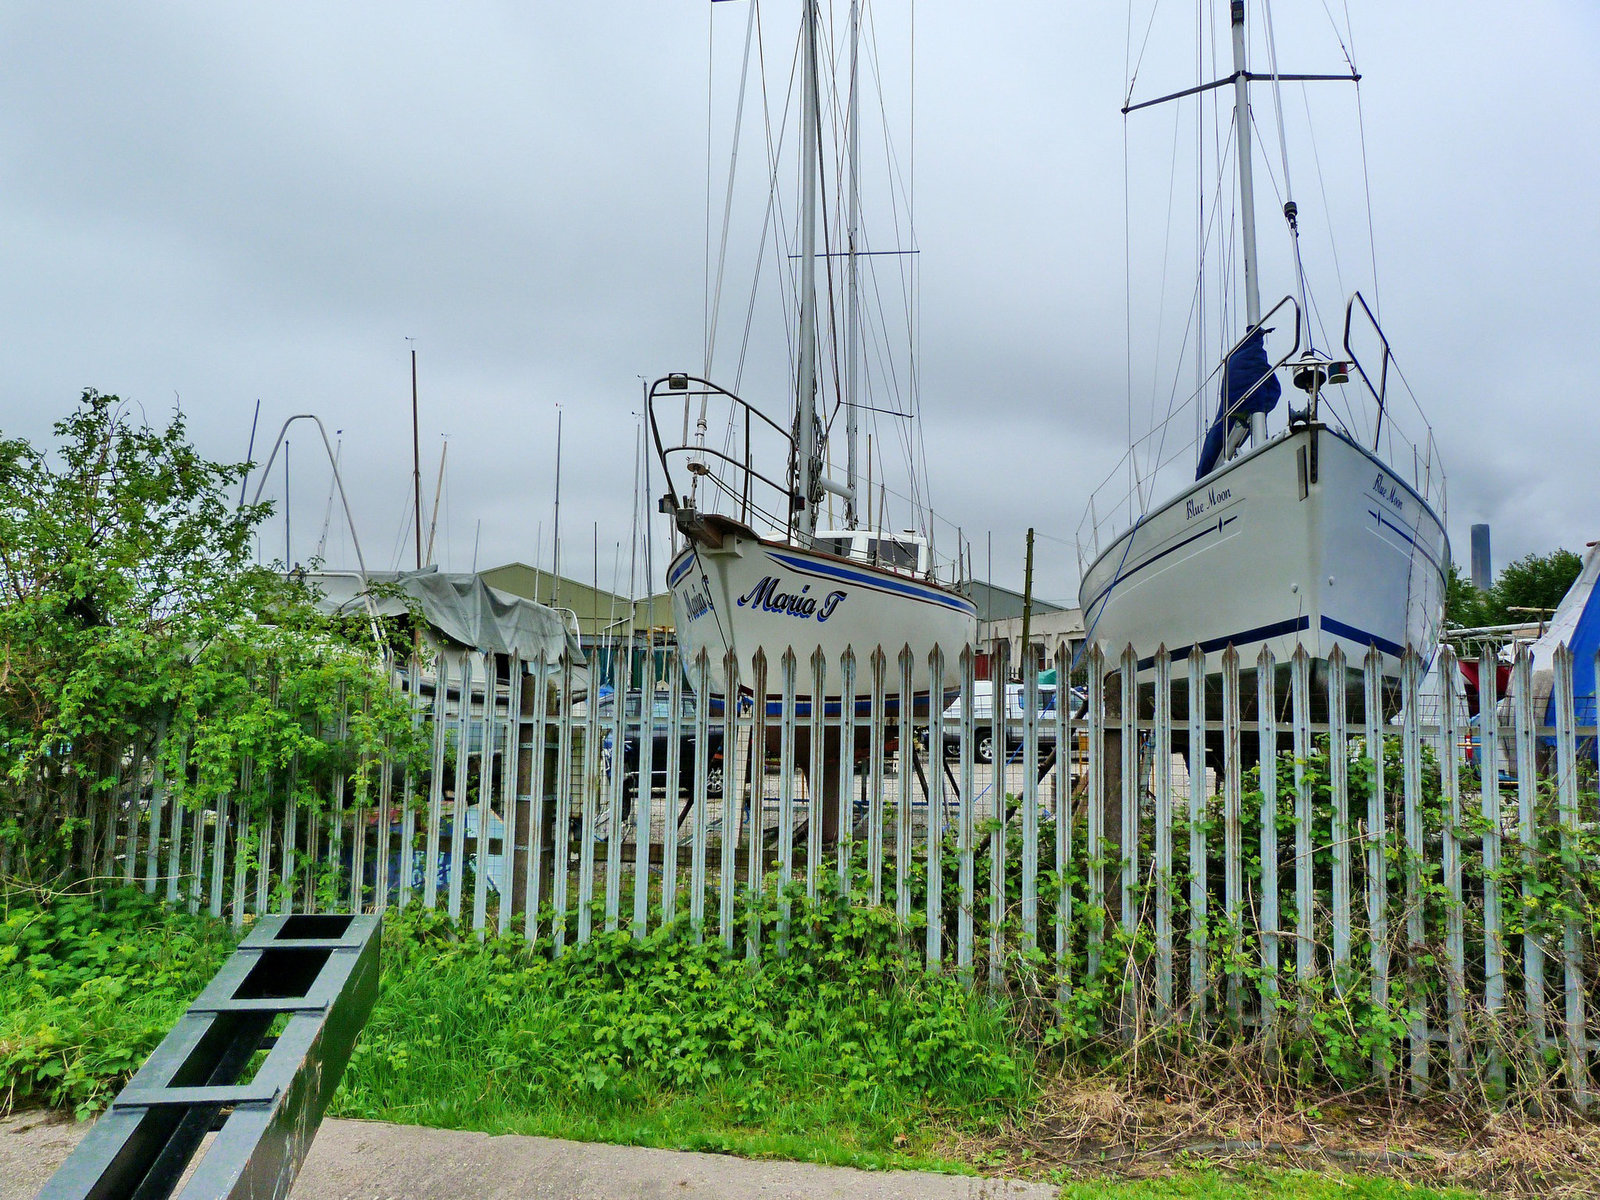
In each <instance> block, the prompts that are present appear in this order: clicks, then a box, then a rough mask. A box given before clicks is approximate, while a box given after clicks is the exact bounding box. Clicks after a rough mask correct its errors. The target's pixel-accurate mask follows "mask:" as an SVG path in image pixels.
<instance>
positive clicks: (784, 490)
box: [645, 372, 795, 531]
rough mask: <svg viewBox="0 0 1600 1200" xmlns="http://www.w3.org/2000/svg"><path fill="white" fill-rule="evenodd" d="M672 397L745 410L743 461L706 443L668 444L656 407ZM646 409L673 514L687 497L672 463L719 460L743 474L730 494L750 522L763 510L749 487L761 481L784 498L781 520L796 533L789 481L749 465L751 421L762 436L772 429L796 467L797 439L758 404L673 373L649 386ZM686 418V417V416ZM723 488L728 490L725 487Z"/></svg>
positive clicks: (722, 389)
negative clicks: (706, 399) (687, 458)
mask: <svg viewBox="0 0 1600 1200" xmlns="http://www.w3.org/2000/svg"><path fill="white" fill-rule="evenodd" d="M669 396H670V397H673V398H674V399H676V398H678V397H681V398H682V399H683V402H684V403H685V404H687V403H688V401H689V400H690V399H691V398H692V397H695V396H719V397H722V398H723V399H725V400H727V401H728V402H729V404H730V405H736V406H738V408H741V409H743V410H744V454H743V456H742V458H741V457H740V456H735V455H732V454H727V453H725V452H723V451H721V450H717V449H714V448H712V447H708V446H705V445H703V444H691V443H680V444H675V445H668V444H667V443H666V442H665V441H664V440H663V438H662V436H661V426H660V422H659V421H657V419H656V406H657V404H658V402H660V401H662V400H663V399H666V398H667V397H669ZM645 410H646V413H647V414H648V416H649V419H650V437H651V440H652V441H653V442H654V443H655V449H656V457H657V458H658V459H659V460H660V462H661V470H662V474H663V475H664V476H665V477H666V484H667V495H666V498H665V502H666V504H668V505H670V506H671V509H672V511H673V512H674V513H676V512H678V511H679V510H680V509H682V508H683V507H684V496H685V494H684V493H682V492H680V491H679V490H678V487H677V484H676V483H675V482H674V480H673V477H672V461H673V459H674V458H675V457H679V456H683V455H693V456H696V457H698V458H703V459H717V460H720V461H721V462H724V463H727V464H728V465H729V466H730V467H732V468H734V469H735V470H737V471H739V472H741V473H742V474H743V479H742V481H741V486H740V487H739V488H738V489H736V490H735V491H734V492H733V493H731V494H736V495H737V496H738V497H739V503H740V505H741V509H742V513H741V515H742V516H743V517H744V519H745V520H747V521H748V514H749V512H750V510H751V509H752V508H755V509H757V511H760V510H759V506H757V505H756V504H755V503H754V502H753V501H752V499H751V496H750V484H751V480H752V479H755V480H759V481H760V482H762V483H763V484H765V485H766V486H767V487H769V488H771V489H772V490H773V491H774V492H776V493H777V494H778V495H780V496H782V497H784V501H785V503H784V509H785V514H784V516H783V518H782V519H783V521H784V524H785V527H786V529H788V530H790V531H792V530H793V527H794V507H795V506H794V500H795V491H794V489H793V487H792V486H791V485H790V484H788V483H787V482H784V483H780V482H778V481H777V480H775V479H773V478H771V477H770V476H768V475H766V474H764V473H763V472H761V471H758V470H756V469H755V467H753V466H752V465H751V464H750V443H751V430H752V418H754V419H755V420H757V421H759V422H760V423H761V425H762V426H764V429H763V433H765V432H766V431H767V430H770V431H771V432H772V433H773V434H776V435H777V437H778V438H779V439H780V440H781V441H782V443H783V444H784V445H786V446H787V447H788V455H787V458H788V461H789V463H790V464H793V462H794V455H795V439H794V435H793V433H792V432H791V431H790V430H788V429H786V428H784V427H783V426H782V425H780V424H778V423H777V422H776V421H774V420H773V419H772V418H771V417H769V416H767V414H766V413H764V412H762V411H761V410H760V409H759V408H757V407H756V406H755V405H753V404H751V403H750V402H749V401H748V400H745V399H743V398H742V397H740V396H738V395H736V394H735V393H733V392H730V391H729V390H728V389H727V388H725V387H722V386H720V385H718V384H715V383H713V382H711V380H709V379H704V378H701V377H700V376H697V375H689V374H686V373H681V372H674V373H672V374H669V375H664V376H662V377H661V378H660V379H657V380H656V381H655V382H654V383H652V384H651V385H650V389H649V392H648V394H647V396H646V398H645ZM685 415H686V416H687V413H686V414H685ZM693 466H694V464H693V463H691V464H690V473H691V474H709V472H708V471H705V470H704V467H703V465H702V470H701V471H698V472H697V471H695V470H694V469H693ZM724 486H725V487H726V485H724ZM766 515H768V516H772V517H773V518H774V519H776V514H766Z"/></svg>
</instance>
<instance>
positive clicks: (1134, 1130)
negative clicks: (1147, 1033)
mask: <svg viewBox="0 0 1600 1200" xmlns="http://www.w3.org/2000/svg"><path fill="white" fill-rule="evenodd" d="M1230 1089H1231V1090H1230ZM949 1153H951V1155H952V1156H955V1157H962V1158H966V1159H967V1160H968V1161H977V1162H982V1163H984V1164H985V1167H986V1169H989V1170H998V1171H1000V1172H1001V1173H1003V1174H1006V1175H1014V1176H1019V1177H1023V1178H1027V1177H1034V1178H1038V1177H1042V1176H1045V1175H1047V1174H1053V1175H1055V1177H1056V1178H1061V1177H1068V1178H1072V1177H1077V1178H1084V1179H1093V1178H1108V1177H1114V1178H1124V1179H1137V1178H1148V1177H1151V1176H1155V1175H1162V1174H1165V1173H1167V1172H1169V1171H1171V1170H1172V1169H1173V1168H1174V1167H1183V1166H1189V1167H1194V1166H1200V1165H1208V1166H1215V1167H1218V1168H1221V1169H1225V1170H1226V1169H1229V1168H1234V1169H1240V1168H1245V1167H1279V1168H1282V1167H1295V1168H1301V1169H1306V1170H1319V1171H1320V1170H1336V1171H1341V1172H1349V1173H1357V1174H1376V1175H1387V1176H1392V1177H1395V1178H1399V1179H1404V1180H1405V1181H1406V1182H1408V1183H1412V1184H1422V1185H1428V1186H1432V1187H1441V1188H1442V1187H1461V1188H1469V1189H1472V1190H1475V1191H1483V1192H1489V1193H1493V1194H1497V1195H1505V1196H1516V1197H1523V1196H1528V1197H1532V1196H1539V1197H1579V1196H1583V1197H1592V1196H1597V1195H1600V1124H1597V1123H1596V1122H1594V1121H1592V1120H1586V1119H1583V1118H1580V1117H1577V1116H1575V1115H1573V1114H1570V1113H1558V1114H1555V1115H1549V1116H1539V1115H1536V1114H1531V1113H1526V1112H1520V1113H1519V1112H1507V1111H1499V1112H1495V1111H1492V1110H1490V1109H1488V1108H1487V1107H1485V1106H1482V1105H1474V1104H1470V1103H1466V1102H1463V1101H1460V1100H1456V1101H1452V1100H1450V1099H1448V1098H1445V1099H1438V1100H1434V1101H1431V1102H1428V1103H1425V1104H1419V1103H1412V1102H1410V1101H1408V1100H1406V1099H1404V1098H1403V1097H1401V1096H1398V1095H1397V1096H1395V1097H1393V1098H1391V1099H1389V1100H1383V1099H1372V1098H1363V1099H1357V1098H1351V1097H1337V1096H1329V1097H1326V1098H1324V1099H1320V1100H1318V1101H1317V1102H1316V1103H1308V1102H1307V1101H1306V1100H1305V1098H1304V1093H1301V1099H1300V1102H1299V1105H1298V1106H1297V1105H1296V1104H1295V1103H1294V1102H1293V1101H1291V1100H1289V1099H1288V1098H1287V1097H1286V1096H1277V1095H1274V1094H1272V1093H1271V1092H1270V1091H1268V1090H1266V1089H1263V1088H1261V1087H1258V1086H1254V1085H1252V1084H1246V1083H1243V1082H1235V1083H1233V1084H1231V1085H1229V1087H1228V1088H1222V1087H1217V1086H1200V1085H1198V1084H1195V1083H1194V1082H1193V1081H1189V1080H1185V1079H1180V1078H1170V1079H1167V1080H1160V1081H1153V1082H1147V1083H1145V1084H1143V1085H1141V1086H1138V1087H1135V1086H1131V1085H1129V1084H1128V1082H1127V1081H1126V1080H1125V1079H1116V1078H1113V1077H1110V1076H1107V1077H1102V1078H1070V1079H1069V1078H1064V1077H1063V1078H1060V1079H1057V1080H1056V1081H1055V1082H1054V1083H1053V1084H1052V1085H1051V1086H1050V1087H1048V1088H1047V1089H1046V1091H1045V1092H1044V1094H1043V1095H1041V1096H1040V1098H1039V1099H1038V1101H1037V1102H1036V1103H1035V1104H1034V1105H1033V1106H1032V1107H1031V1110H1030V1112H1029V1113H1028V1115H1027V1116H1026V1118H1024V1119H1023V1120H1020V1121H1018V1122H1017V1123H1016V1124H1014V1125H1013V1126H1011V1127H1010V1128H1007V1129H1004V1130H1001V1131H999V1132H997V1133H995V1134H993V1135H990V1136H984V1137H977V1138H970V1137H963V1138H958V1139H952V1143H951V1146H950V1149H949Z"/></svg>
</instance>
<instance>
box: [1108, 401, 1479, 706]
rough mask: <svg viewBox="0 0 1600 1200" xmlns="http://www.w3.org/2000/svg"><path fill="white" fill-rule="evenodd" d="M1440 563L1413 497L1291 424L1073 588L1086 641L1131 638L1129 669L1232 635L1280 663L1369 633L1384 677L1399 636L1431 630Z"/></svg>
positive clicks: (1435, 627) (1360, 648)
mask: <svg viewBox="0 0 1600 1200" xmlns="http://www.w3.org/2000/svg"><path fill="white" fill-rule="evenodd" d="M1449 563H1450V545H1449V539H1448V538H1447V536H1446V534H1445V530H1444V526H1443V524H1442V523H1441V522H1440V520H1439V517H1438V516H1437V514H1436V513H1435V512H1434V511H1433V509H1432V508H1431V507H1430V506H1429V505H1428V504H1427V503H1426V502H1425V501H1424V499H1423V498H1422V497H1421V496H1419V495H1418V494H1417V493H1416V492H1415V491H1414V490H1413V489H1412V488H1411V487H1409V486H1408V485H1406V484H1404V483H1402V482H1401V481H1400V480H1399V479H1398V478H1397V477H1396V475H1395V474H1394V473H1393V472H1392V471H1390V470H1389V468H1388V467H1387V466H1385V465H1384V463H1383V462H1382V461H1381V460H1379V459H1378V458H1377V457H1376V456H1374V455H1373V454H1371V453H1370V452H1368V451H1367V450H1365V449H1363V448H1362V447H1360V446H1358V445H1356V444H1355V443H1354V442H1352V441H1351V440H1350V439H1349V438H1347V437H1346V436H1344V435H1343V434H1341V433H1339V432H1337V431H1335V430H1332V429H1330V428H1328V427H1326V426H1320V425H1311V426H1301V427H1298V428H1295V429H1291V430H1290V431H1288V432H1287V433H1285V434H1283V435H1281V436H1279V437H1278V438H1275V439H1273V440H1272V441H1271V442H1268V443H1267V444H1265V445H1263V446H1261V447H1258V448H1257V449H1255V450H1252V451H1250V452H1249V453H1247V454H1244V455H1240V456H1239V457H1237V458H1235V459H1233V460H1231V461H1229V462H1228V463H1226V464H1224V465H1223V466H1222V467H1221V468H1220V469H1218V470H1216V471H1214V472H1212V474H1211V475H1209V476H1207V477H1206V478H1204V479H1202V480H1200V481H1198V482H1196V483H1195V484H1194V485H1192V486H1191V487H1190V488H1188V489H1186V490H1185V491H1184V492H1181V493H1179V495H1178V496H1176V497H1175V498H1174V499H1172V500H1171V501H1169V502H1168V503H1167V504H1165V505H1163V506H1162V507H1160V508H1157V509H1152V510H1151V511H1150V512H1149V513H1147V514H1146V516H1145V517H1143V518H1142V519H1141V520H1140V521H1139V522H1138V523H1137V524H1136V525H1135V526H1134V527H1133V528H1132V529H1130V530H1128V531H1126V532H1124V533H1123V534H1122V535H1121V536H1120V537H1119V538H1118V539H1117V540H1116V541H1115V542H1114V543H1113V544H1112V545H1111V546H1110V548H1109V549H1107V550H1106V551H1105V552H1104V553H1103V554H1101V555H1100V556H1099V557H1098V558H1097V559H1096V560H1095V561H1094V563H1093V564H1092V565H1091V566H1090V568H1089V570H1088V571H1087V572H1085V574H1084V578H1083V584H1082V587H1081V589H1080V601H1081V603H1082V606H1083V612H1084V627H1085V629H1086V630H1087V631H1088V637H1089V638H1090V640H1091V641H1092V642H1093V643H1094V644H1096V645H1098V646H1099V647H1100V648H1101V649H1102V650H1103V651H1104V652H1105V653H1107V654H1108V655H1111V656H1113V657H1115V656H1117V655H1120V654H1121V652H1122V649H1123V648H1124V647H1125V646H1128V645H1132V646H1133V647H1134V648H1135V650H1136V652H1137V653H1138V655H1139V669H1140V674H1141V676H1145V675H1146V674H1147V672H1149V671H1151V670H1152V669H1153V666H1154V662H1155V655H1156V651H1157V650H1158V648H1160V647H1162V646H1165V647H1166V649H1167V651H1168V652H1169V653H1170V654H1173V655H1176V656H1179V657H1183V656H1187V655H1188V654H1189V653H1190V652H1191V650H1192V649H1193V648H1194V647H1196V646H1198V647H1200V649H1201V650H1202V651H1204V652H1206V653H1207V654H1212V653H1215V652H1219V651H1221V650H1223V649H1224V648H1226V647H1228V646H1232V647H1233V648H1234V649H1235V650H1236V651H1237V652H1238V654H1239V656H1240V661H1241V666H1244V667H1246V668H1249V667H1251V666H1253V665H1254V663H1255V661H1256V659H1257V657H1258V656H1259V654H1260V652H1261V650H1262V649H1263V648H1266V649H1270V650H1271V651H1272V653H1273V654H1274V655H1275V656H1276V657H1277V659H1278V661H1279V662H1280V663H1282V662H1286V661H1287V660H1288V659H1289V658H1290V657H1291V656H1292V655H1293V654H1294V651H1295V649H1296V647H1298V646H1304V647H1305V648H1306V651H1307V653H1309V654H1311V655H1312V656H1314V657H1325V656H1326V655H1328V654H1329V653H1331V652H1332V650H1333V648H1334V647H1335V646H1339V647H1341V648H1342V650H1343V651H1344V654H1345V656H1346V658H1347V659H1348V661H1350V663H1351V664H1352V665H1353V666H1359V664H1360V663H1361V662H1362V661H1363V659H1364V658H1365V656H1366V654H1367V652H1368V650H1369V648H1370V647H1372V646H1376V647H1377V648H1378V651H1379V653H1380V654H1381V655H1382V659H1383V668H1382V670H1383V674H1384V675H1385V676H1392V675H1395V674H1398V672H1399V665H1400V658H1401V656H1402V655H1403V653H1404V650H1405V648H1406V647H1407V646H1414V647H1416V648H1417V649H1418V650H1419V651H1421V652H1422V653H1423V654H1424V655H1427V654H1428V651H1429V648H1431V647H1432V646H1434V645H1436V644H1437V643H1438V637H1439V632H1440V628H1441V626H1442V623H1443V619H1444V593H1445V580H1446V575H1447V573H1448V571H1449ZM1215 670H1216V666H1215V665H1214V664H1213V665H1212V667H1211V671H1212V672H1215Z"/></svg>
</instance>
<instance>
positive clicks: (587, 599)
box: [479, 562, 672, 640]
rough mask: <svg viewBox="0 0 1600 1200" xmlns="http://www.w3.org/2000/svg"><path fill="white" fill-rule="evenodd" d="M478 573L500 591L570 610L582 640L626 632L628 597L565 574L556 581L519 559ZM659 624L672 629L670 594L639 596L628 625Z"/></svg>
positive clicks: (652, 626) (654, 626) (638, 627)
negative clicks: (640, 597)
mask: <svg viewBox="0 0 1600 1200" xmlns="http://www.w3.org/2000/svg"><path fill="white" fill-rule="evenodd" d="M479 574H480V575H481V576H482V577H483V580H484V582H485V583H487V584H489V586H491V587H495V588H499V589H500V590H501V591H503V592H510V593H511V594H512V595H514V596H522V597H525V598H526V599H529V600H533V601H536V602H537V603H539V604H548V605H550V606H551V607H552V608H558V609H566V610H568V611H570V612H571V613H572V614H573V615H574V616H575V617H576V618H577V621H578V629H579V632H580V634H581V635H582V637H583V638H584V639H585V640H588V639H592V638H597V637H602V636H604V635H606V634H607V633H612V634H616V633H627V632H628V629H629V624H630V622H629V619H628V618H629V612H630V605H631V602H630V601H629V599H628V597H626V596H619V595H617V594H616V593H615V592H608V591H606V590H605V589H604V588H597V587H595V586H594V584H593V583H583V582H581V581H580V580H576V579H570V578H568V577H567V576H565V575H563V576H561V578H560V580H559V581H558V580H557V579H556V577H555V576H554V575H552V574H551V573H550V572H549V571H546V570H543V569H542V568H540V567H530V566H529V565H528V564H527V563H523V562H510V563H505V564H504V565H502V566H498V567H490V568H489V569H488V570H486V571H480V572H479ZM663 626H665V627H666V628H667V629H671V628H672V599H671V597H670V596H668V595H667V594H666V593H665V592H663V593H661V594H660V595H657V596H651V597H650V598H649V599H647V600H646V599H641V600H640V601H639V602H638V608H637V610H636V611H635V612H634V615H633V621H632V627H633V628H634V629H635V630H638V631H641V632H642V631H643V630H645V629H659V628H661V627H663Z"/></svg>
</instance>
